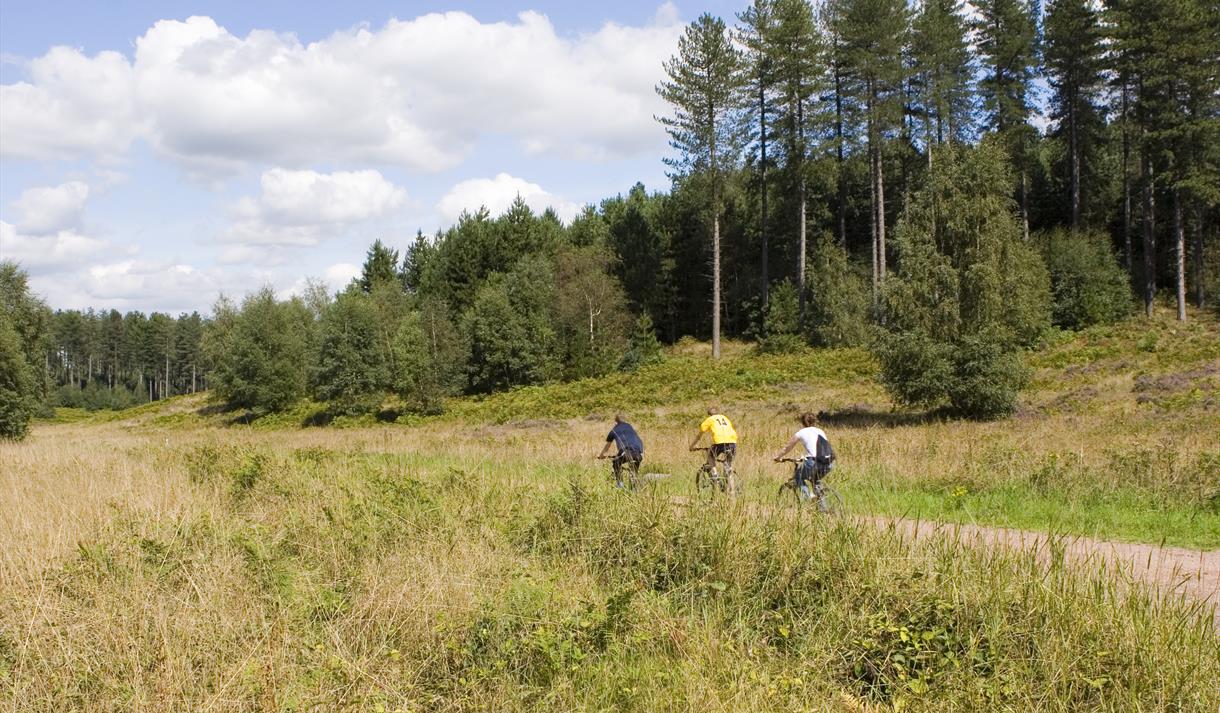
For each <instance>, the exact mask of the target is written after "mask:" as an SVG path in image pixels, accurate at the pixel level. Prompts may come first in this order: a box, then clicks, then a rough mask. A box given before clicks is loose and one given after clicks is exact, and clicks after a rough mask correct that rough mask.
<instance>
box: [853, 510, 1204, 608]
mask: <svg viewBox="0 0 1220 713" xmlns="http://www.w3.org/2000/svg"><path fill="white" fill-rule="evenodd" d="M857 519H858V520H859V521H860V522H865V523H869V524H872V525H875V526H877V527H886V528H893V529H895V530H897V531H899V532H901V533H904V534H906V535H908V536H911V537H913V538H915V539H923V538H926V537H930V536H933V535H947V536H949V537H956V538H958V539H960V540H961V541H963V542H967V543H973V544H978V545H982V546H985V547H1011V548H1016V549H1023V550H1028V549H1033V550H1037V552H1038V554H1039V556H1041V557H1044V558H1046V559H1048V560H1049V558H1050V556H1051V549H1050V547H1049V544H1050V542H1051V541H1052V540H1053V541H1055V542H1057V543H1058V544H1060V545H1061V546H1062V548H1063V557H1064V559H1065V561H1067V562H1069V563H1074V564H1077V565H1086V564H1093V563H1101V564H1104V565H1105V566H1107V567H1109V568H1110V569H1111V570H1112V571H1114V572H1115V573H1116V574H1118V575H1119V576H1124V577H1129V578H1130V579H1131V581H1136V582H1142V583H1146V584H1151V585H1153V586H1155V587H1156V588H1157V589H1158V590H1159V591H1160V592H1162V594H1165V595H1168V596H1180V597H1182V598H1184V599H1188V600H1195V601H1198V602H1200V604H1201V606H1202V607H1203V609H1204V611H1206V610H1208V609H1210V610H1211V614H1212V619H1213V621H1214V622H1215V623H1216V628H1217V629H1220V550H1205V551H1204V550H1189V549H1185V548H1182V547H1160V546H1157V545H1147V544H1139V543H1134V542H1113V541H1110V540H1098V539H1094V538H1091V537H1070V536H1050V535H1048V534H1047V533H1045V532H1033V531H1029V530H1015V529H1011V528H1006V527H984V526H981V525H967V524H958V523H946V522H936V521H932V520H907V519H896V518H886V517H874V516H861V517H859V518H857Z"/></svg>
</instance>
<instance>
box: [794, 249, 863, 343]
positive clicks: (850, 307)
mask: <svg viewBox="0 0 1220 713" xmlns="http://www.w3.org/2000/svg"><path fill="white" fill-rule="evenodd" d="M809 267H810V272H811V281H810V289H809V297H808V301H807V302H806V317H805V324H806V327H807V329H808V330H809V336H810V339H811V341H812V342H813V343H814V344H816V345H818V346H824V347H858V346H864V345H865V344H867V343H868V341H869V338H870V333H871V330H872V321H873V299H872V294H871V290H870V288H869V284H868V277H867V275H865V273H864V271H863V270H862V269H861V267H860V266H858V265H855V264H852V263H851V262H850V261H849V260H848V257H847V251H846V250H844V249H843V248H842V247H840V246H839V245H838V244H836V243H835V242H834V239H833V238H832V237H830V236H829V235H823V236H822V237H821V238H820V239H818V240H817V242H816V243H815V244H814V252H813V259H812V260H811V261H810V263H809Z"/></svg>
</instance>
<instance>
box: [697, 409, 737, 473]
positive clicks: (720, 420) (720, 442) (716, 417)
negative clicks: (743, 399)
mask: <svg viewBox="0 0 1220 713" xmlns="http://www.w3.org/2000/svg"><path fill="white" fill-rule="evenodd" d="M709 431H710V432H711V434H712V447H711V448H709V449H708V451H707V464H708V467H710V468H711V473H712V476H713V477H714V476H715V475H716V457H717V456H719V455H720V454H722V453H723V454H724V464H725V470H726V471H728V476H729V477H728V481H727V486H728V492H730V493H735V492H737V489H736V485H735V484H734V482H733V458H734V457H736V455H737V431H735V430H733V422H732V421H730V420H729V417H728V416H725V415H724V414H722V413H720V409H719V408H717V407H715V406H709V407H708V409H707V418H705V419H703V423H701V424H699V433H697V434H695V440H693V441H691V442H690V449H691V450H692V451H693V450H696V446H698V445H699V441H701V440H703V434H705V433H707V432H709Z"/></svg>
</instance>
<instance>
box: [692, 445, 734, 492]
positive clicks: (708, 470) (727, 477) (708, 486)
mask: <svg viewBox="0 0 1220 713" xmlns="http://www.w3.org/2000/svg"><path fill="white" fill-rule="evenodd" d="M691 450H696V451H710V450H712V449H711V448H710V447H708V446H704V447H703V448H693V449H691ZM715 461H716V463H719V464H720V465H721V466H723V467H720V468H717V467H715V466H713V465H712V464H711V463H709V462H707V461H704V462H703V464H702V465H700V466H699V469H698V470H696V471H695V490H696V492H699V493H701V494H702V493H705V492H711V493H714V492H716V490H719V491H720V492H722V493H728V492H729V483H730V482H731V481H732V480H733V463H732V461H730V460H729V454H728V453H725V452H724V451H721V452H720V453H717V454H716V458H715ZM732 492H733V493H734V494H736V492H737V486H736V484H735V483H734V487H733V491H732Z"/></svg>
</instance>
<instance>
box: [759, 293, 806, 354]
mask: <svg viewBox="0 0 1220 713" xmlns="http://www.w3.org/2000/svg"><path fill="white" fill-rule="evenodd" d="M763 332H764V335H765V336H764V337H763V339H762V341H761V342H759V344H758V347H759V349H760V350H761V351H762V352H764V353H767V354H790V353H792V352H796V351H800V350H801V349H803V348H804V347H805V340H804V339H801V337H800V302H799V300H798V297H797V290H796V286H795V285H793V284H792V283H791V282H788V281H787V280H785V281H783V282H781V283H779V284H778V285H776V286H775V287H774V288H772V289H771V299H770V302H768V304H767V315H766V317H765V318H764V319H763Z"/></svg>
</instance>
